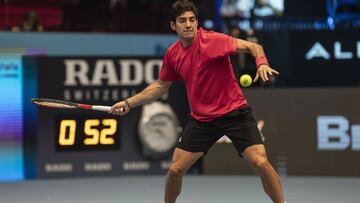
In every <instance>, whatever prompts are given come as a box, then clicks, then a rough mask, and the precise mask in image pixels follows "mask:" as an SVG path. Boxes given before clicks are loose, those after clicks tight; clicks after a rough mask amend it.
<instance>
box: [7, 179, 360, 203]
mask: <svg viewBox="0 0 360 203" xmlns="http://www.w3.org/2000/svg"><path fill="white" fill-rule="evenodd" d="M164 179H165V177H164V176H124V177H105V178H74V179H53V180H36V181H23V182H3V183H0V203H80V202H81V203H162V197H163V185H164V183H163V182H164ZM282 180H283V185H284V188H285V192H286V197H287V202H288V203H360V178H353V177H282ZM234 202H237V203H263V202H264V203H266V202H271V201H270V199H269V198H268V197H267V196H266V195H265V193H264V192H263V190H262V186H261V182H260V179H258V178H257V177H255V176H186V177H185V178H184V181H183V190H182V194H181V196H180V198H179V199H178V203H234Z"/></svg>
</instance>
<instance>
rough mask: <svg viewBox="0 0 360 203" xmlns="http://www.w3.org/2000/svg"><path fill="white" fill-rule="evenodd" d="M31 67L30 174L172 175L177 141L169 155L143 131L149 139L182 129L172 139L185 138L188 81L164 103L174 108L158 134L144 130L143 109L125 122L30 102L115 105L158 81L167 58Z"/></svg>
mask: <svg viewBox="0 0 360 203" xmlns="http://www.w3.org/2000/svg"><path fill="white" fill-rule="evenodd" d="M23 63H24V66H25V67H26V68H25V73H24V75H25V77H26V78H27V79H25V82H24V86H25V88H26V89H27V92H26V93H25V99H24V101H25V102H24V105H25V108H26V109H27V111H26V112H25V121H26V122H25V138H24V140H25V148H26V152H25V162H28V164H27V165H28V166H29V163H30V165H32V166H33V167H32V169H31V167H28V168H27V169H26V170H27V171H26V173H27V177H40V178H52V177H74V176H94V175H96V176H98V175H101V176H108V175H122V174H163V173H165V172H166V171H167V169H168V167H169V164H170V160H171V156H172V151H173V147H174V143H166V142H164V141H163V143H161V144H162V145H163V147H162V149H164V150H162V151H156V149H152V150H149V147H151V146H159V145H157V144H151V143H147V142H148V141H147V142H144V141H143V140H142V139H141V137H142V136H139V131H140V132H145V134H146V133H151V132H155V133H156V132H159V131H164V132H165V131H166V130H169V129H176V132H175V133H172V135H173V136H177V137H176V138H173V139H169V140H177V139H178V136H179V133H180V132H181V128H182V127H183V125H185V123H186V118H187V115H186V113H187V112H189V110H188V106H187V97H186V93H185V90H184V88H183V87H182V85H181V84H175V85H174V87H172V89H173V90H172V91H171V92H172V94H170V95H168V96H167V97H164V98H162V100H161V101H160V102H159V103H160V105H161V106H167V107H169V108H164V109H171V112H170V114H172V116H170V117H169V118H170V119H169V120H167V121H163V120H161V119H160V120H157V121H156V122H157V123H156V126H155V127H159V129H158V130H154V129H153V127H154V126H153V127H151V128H146V130H145V131H144V130H139V128H140V126H141V125H140V123H141V120H142V118H143V116H144V115H145V114H146V112H145V108H143V107H138V108H134V109H131V111H130V112H129V113H128V114H127V115H126V116H124V117H119V116H113V115H111V114H108V113H104V112H95V111H94V112H93V111H86V110H63V109H46V108H39V107H37V106H35V105H32V104H31V101H30V99H31V98H34V97H37V98H51V99H59V100H66V101H73V102H79V103H88V104H99V105H113V104H114V103H115V102H117V101H120V100H122V99H125V98H128V97H130V96H131V95H134V94H136V93H138V92H140V91H141V90H142V89H143V88H145V87H146V86H147V85H148V84H150V83H151V82H153V81H155V80H156V79H157V77H158V74H159V70H160V67H161V64H162V61H161V59H160V58H149V57H142V58H122V57H119V58H98V57H86V58H84V57H36V58H31V57H26V58H24V59H23ZM175 101H176V102H175ZM160 109H161V108H160ZM167 112H168V113H169V111H167ZM162 113H164V112H162ZM169 125H170V126H171V125H173V126H175V127H172V126H171V127H170V126H169ZM166 132H168V131H166ZM143 134H144V133H143ZM149 137H150V136H149ZM152 137H156V136H152ZM146 140H150V142H159V140H156V139H149V138H146Z"/></svg>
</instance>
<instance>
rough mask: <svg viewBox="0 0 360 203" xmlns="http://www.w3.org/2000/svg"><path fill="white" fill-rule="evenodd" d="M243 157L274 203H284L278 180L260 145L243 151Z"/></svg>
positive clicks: (263, 148) (262, 146)
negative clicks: (258, 177)
mask: <svg viewBox="0 0 360 203" xmlns="http://www.w3.org/2000/svg"><path fill="white" fill-rule="evenodd" d="M243 156H244V157H245V159H246V160H247V161H248V163H249V164H250V166H251V167H252V168H253V169H254V170H255V172H256V174H257V175H259V176H260V178H261V181H262V184H263V188H264V190H265V192H266V193H267V194H268V195H269V197H270V198H271V199H272V201H273V202H274V203H284V202H285V200H284V193H283V189H282V186H281V182H280V178H279V176H278V174H277V173H276V171H275V170H274V168H273V167H272V166H271V164H270V163H269V161H268V160H267V157H266V151H265V147H264V145H262V144H257V145H252V146H250V147H248V148H246V149H245V151H244V152H243Z"/></svg>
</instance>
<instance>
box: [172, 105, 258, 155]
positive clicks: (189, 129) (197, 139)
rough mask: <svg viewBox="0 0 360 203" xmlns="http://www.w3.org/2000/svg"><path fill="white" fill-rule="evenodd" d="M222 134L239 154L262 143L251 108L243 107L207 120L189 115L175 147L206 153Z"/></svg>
mask: <svg viewBox="0 0 360 203" xmlns="http://www.w3.org/2000/svg"><path fill="white" fill-rule="evenodd" d="M224 135H226V136H227V137H228V138H229V139H231V141H232V143H233V145H234V147H235V148H236V150H237V151H238V153H239V155H240V156H242V155H241V153H242V152H243V151H244V150H245V149H246V148H247V147H249V146H252V145H255V144H263V142H262V139H261V135H260V132H259V129H258V128H257V123H256V121H255V119H254V117H253V115H252V113H251V108H250V107H245V108H241V109H238V110H235V111H232V112H230V113H228V114H226V115H224V116H222V117H219V118H217V119H215V120H212V121H209V122H200V121H197V120H195V119H194V118H192V117H191V118H190V120H189V123H188V124H187V126H186V128H185V130H184V132H183V133H182V135H181V138H180V139H179V142H178V143H177V145H176V147H178V148H180V149H183V150H185V151H190V152H204V153H205V154H206V153H207V151H208V150H209V149H210V147H211V146H212V145H213V144H214V143H215V142H216V141H217V140H218V139H220V138H221V137H222V136H224Z"/></svg>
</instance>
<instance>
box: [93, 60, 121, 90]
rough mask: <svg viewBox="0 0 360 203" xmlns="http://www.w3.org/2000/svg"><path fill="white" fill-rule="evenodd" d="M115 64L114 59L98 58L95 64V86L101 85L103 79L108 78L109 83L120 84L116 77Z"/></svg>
mask: <svg viewBox="0 0 360 203" xmlns="http://www.w3.org/2000/svg"><path fill="white" fill-rule="evenodd" d="M116 75H117V74H116V69H115V64H114V63H113V61H112V60H98V61H96V64H95V70H94V76H93V78H92V81H91V83H92V85H93V86H101V85H102V80H103V79H107V81H108V85H114V86H115V85H118V79H117V77H116Z"/></svg>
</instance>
